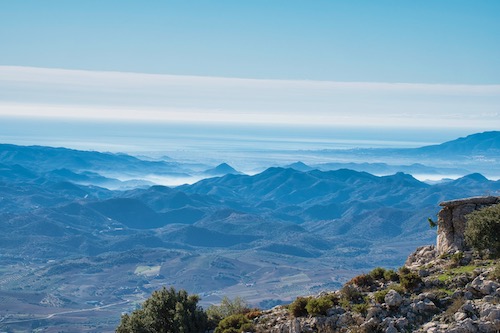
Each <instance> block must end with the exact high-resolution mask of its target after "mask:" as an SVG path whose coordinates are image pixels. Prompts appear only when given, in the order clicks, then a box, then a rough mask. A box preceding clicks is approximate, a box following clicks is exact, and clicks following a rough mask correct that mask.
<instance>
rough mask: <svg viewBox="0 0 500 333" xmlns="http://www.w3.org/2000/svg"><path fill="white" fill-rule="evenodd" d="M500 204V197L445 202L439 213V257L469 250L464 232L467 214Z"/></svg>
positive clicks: (441, 204)
mask: <svg viewBox="0 0 500 333" xmlns="http://www.w3.org/2000/svg"><path fill="white" fill-rule="evenodd" d="M497 203H500V197H494V196H486V197H473V198H466V199H458V200H452V201H445V202H442V203H440V204H439V205H440V206H442V207H443V208H442V209H441V211H440V212H439V213H438V236H437V252H438V255H442V254H446V253H450V252H455V251H465V250H467V245H466V244H465V238H464V232H465V227H466V225H467V218H466V216H467V214H470V213H472V212H473V211H475V210H478V209H481V208H483V207H486V206H491V205H494V204H497Z"/></svg>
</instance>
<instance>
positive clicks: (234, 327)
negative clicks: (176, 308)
mask: <svg viewBox="0 0 500 333" xmlns="http://www.w3.org/2000/svg"><path fill="white" fill-rule="evenodd" d="M253 330H254V327H253V324H252V322H251V321H250V320H249V319H248V318H247V317H245V315H243V314H241V313H240V314H234V315H230V316H229V317H226V318H224V319H222V320H221V321H220V322H219V325H218V326H217V328H216V329H215V332H214V333H240V332H247V331H253ZM188 332H189V331H188Z"/></svg>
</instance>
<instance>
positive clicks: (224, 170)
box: [204, 162, 241, 176]
mask: <svg viewBox="0 0 500 333" xmlns="http://www.w3.org/2000/svg"><path fill="white" fill-rule="evenodd" d="M204 173H205V174H207V175H212V176H222V175H228V174H233V175H237V174H240V173H241V172H239V171H237V170H236V169H234V168H233V167H232V166H230V165H229V164H227V163H225V162H224V163H221V164H219V165H218V166H216V167H215V168H212V169H208V170H206V171H205V172H204Z"/></svg>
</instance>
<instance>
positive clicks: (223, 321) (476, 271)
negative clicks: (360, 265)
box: [116, 205, 500, 333]
mask: <svg viewBox="0 0 500 333" xmlns="http://www.w3.org/2000/svg"><path fill="white" fill-rule="evenodd" d="M499 225H500V205H497V206H492V207H490V208H487V209H483V210H481V211H478V212H475V213H473V214H471V215H470V223H469V225H468V226H467V230H466V238H467V241H468V244H469V245H470V246H471V247H472V248H473V250H474V252H472V251H470V252H468V253H463V252H457V253H450V254H447V255H443V256H441V257H439V258H436V257H435V255H434V254H432V255H430V256H428V258H427V259H428V260H427V263H426V264H425V265H422V266H418V267H413V266H411V265H410V267H411V269H410V268H408V267H406V266H403V267H401V268H400V269H399V270H397V271H394V270H387V269H384V268H381V267H377V268H375V269H373V270H372V271H371V272H369V273H367V274H362V275H359V276H356V277H354V278H353V279H351V280H350V281H349V282H347V283H346V284H345V285H344V286H343V287H342V289H340V290H339V291H335V292H324V293H322V294H320V295H317V296H308V297H298V298H297V299H296V300H295V301H293V302H292V303H291V304H289V305H287V306H283V307H281V309H282V311H286V313H285V315H284V316H280V317H278V318H277V316H275V317H274V318H273V317H272V312H269V311H268V312H263V311H261V310H259V309H251V308H250V307H249V306H248V304H247V303H246V302H245V301H244V300H242V299H241V298H239V297H237V298H235V299H233V300H231V299H229V298H224V299H223V300H222V302H221V304H220V305H212V306H210V307H209V308H208V309H207V310H206V311H204V310H203V309H202V308H200V307H199V306H198V305H197V303H198V301H199V298H198V296H196V295H192V296H189V295H188V294H187V292H186V291H184V290H181V291H176V290H175V289H174V288H170V289H166V288H163V289H161V290H159V291H156V292H154V293H153V295H152V296H151V297H150V298H149V299H148V300H146V301H145V302H144V303H143V305H142V307H141V308H140V309H138V310H136V311H134V312H132V313H131V314H130V315H127V314H126V315H124V316H123V317H122V320H121V323H120V325H119V326H118V328H117V329H116V332H118V333H132V332H145V333H146V332H155V333H196V332H205V331H211V330H213V331H214V333H239V332H266V331H267V329H266V327H269V325H270V324H269V323H270V322H271V321H273V320H274V321H273V325H274V324H275V323H278V322H279V320H278V319H279V318H281V320H283V318H304V317H307V318H315V317H330V318H331V317H334V316H337V317H335V318H342V317H341V316H343V315H344V314H346V313H350V317H349V319H342V320H344V321H345V322H344V324H342V325H343V326H345V329H346V330H347V331H346V332H378V331H380V330H382V328H383V329H385V328H386V327H385V326H388V327H394V325H396V324H397V325H400V330H409V329H411V330H414V329H418V327H419V326H421V325H423V324H424V323H426V322H428V321H430V320H431V317H432V318H434V319H436V318H437V319H436V320H438V322H440V323H445V325H447V324H446V323H450V322H452V321H453V320H457V318H459V317H460V316H465V318H467V316H469V315H470V313H466V310H464V308H465V307H466V306H467V304H470V303H467V302H468V301H470V300H474V299H476V300H477V302H478V304H483V305H484V304H486V305H484V306H487V305H488V302H490V301H491V300H493V304H498V303H500V295H497V294H498V290H500V288H498V286H500V285H499V283H500V263H499V261H498V256H499V254H500V251H499V249H500V246H499V234H500V231H499V229H498V228H499ZM484 234H487V235H484ZM429 248H432V247H429ZM427 254H429V253H427ZM422 256H425V255H422ZM488 286H489V287H488ZM486 287H488V288H489V290H486V289H487V288H486ZM485 288H486V289H485ZM493 289H495V290H493ZM485 290H486V291H485ZM483 296H486V297H484V298H483ZM488 297H489V298H488ZM495 302H498V303H495ZM488 306H489V305H488ZM494 306H496V305H494ZM377 311H378V313H379V314H380V313H385V314H387V315H388V314H390V315H391V316H393V317H394V318H396V317H398V316H399V317H398V318H399V319H401V318H404V320H403V319H401V320H400V321H399V322H398V321H394V323H392V322H391V323H390V324H387V323H384V322H382V321H377V320H372V319H373V318H374V317H373V316H374V313H375V312H377ZM495 311H496V310H495ZM469 312H470V311H469ZM369 313H370V315H369ZM456 313H459V314H460V315H459V316H457V315H456ZM462 313H463V315H462ZM498 313H500V309H499V310H498ZM415 314H417V315H415ZM339 315H340V317H339ZM412 316H413V317H412ZM433 316H434V317H433ZM368 317H370V318H371V319H370V320H368ZM476 317H478V316H476ZM353 318H354V319H353ZM355 319H356V320H357V321H356V320H355ZM399 319H398V320H399ZM363 320H366V321H365V322H364V323H362V324H361V325H359V322H360V321H361V322H362V321H363ZM495 320H497V321H498V325H500V318H498V319H493V324H492V325H493V326H492V327H495V326H494V325H497V323H496V322H495ZM370 321H371V324H369V325H368V323H370ZM468 323H469V324H470V325H472V324H471V323H470V321H469V322H468ZM315 325H319V324H317V323H316V324H315ZM331 325H336V324H331ZM350 325H352V329H351V328H349V327H351V326H350ZM383 325H385V326H383ZM390 325H392V326H390ZM435 325H436V327H437V324H435ZM275 326H276V325H275ZM483 326H484V325H483ZM398 327H399V326H398ZM429 327H430V326H429ZM423 330H426V328H424V329H423ZM341 331H342V332H343V330H341ZM435 331H436V332H438V331H437V328H436V330H435ZM395 332H398V330H396V331H395Z"/></svg>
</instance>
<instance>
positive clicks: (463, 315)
mask: <svg viewBox="0 0 500 333" xmlns="http://www.w3.org/2000/svg"><path fill="white" fill-rule="evenodd" d="M453 317H454V318H455V320H456V321H462V320H464V319H465V318H467V314H466V313H464V312H457V313H455V315H454V316H453Z"/></svg>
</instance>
